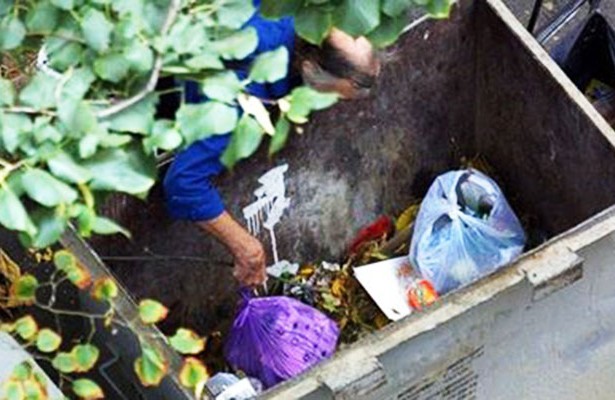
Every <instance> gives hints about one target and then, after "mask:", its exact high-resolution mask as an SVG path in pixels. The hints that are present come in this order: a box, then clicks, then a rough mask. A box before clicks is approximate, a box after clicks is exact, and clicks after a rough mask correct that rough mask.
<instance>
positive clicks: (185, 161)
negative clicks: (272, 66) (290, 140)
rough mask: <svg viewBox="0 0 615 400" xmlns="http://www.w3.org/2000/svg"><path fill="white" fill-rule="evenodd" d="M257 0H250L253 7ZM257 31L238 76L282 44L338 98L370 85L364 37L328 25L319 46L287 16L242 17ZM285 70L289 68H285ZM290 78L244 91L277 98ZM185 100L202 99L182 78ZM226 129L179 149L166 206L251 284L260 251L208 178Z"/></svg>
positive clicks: (308, 75) (304, 72)
mask: <svg viewBox="0 0 615 400" xmlns="http://www.w3.org/2000/svg"><path fill="white" fill-rule="evenodd" d="M259 3H260V0H255V1H254V4H255V6H256V7H257V10H258V7H259V5H260V4H259ZM247 25H249V26H253V27H254V28H255V29H256V31H257V33H258V37H259V43H258V47H257V49H256V51H255V52H254V53H253V54H252V55H250V56H248V58H247V59H245V60H243V61H242V62H239V63H237V64H234V65H233V66H232V68H233V69H234V70H235V72H236V73H237V74H238V76H239V77H240V78H242V79H243V78H245V77H246V76H247V70H248V68H249V65H250V63H251V61H252V60H253V59H254V57H256V56H257V55H258V54H260V53H263V52H267V51H271V50H275V49H277V48H279V47H280V46H285V47H286V48H287V49H288V51H289V54H295V57H291V58H294V59H295V60H294V63H293V65H295V66H296V69H297V70H298V71H299V72H300V74H301V77H302V78H303V81H304V82H305V83H306V84H308V85H310V86H312V87H313V88H314V89H316V90H318V91H322V92H336V93H337V94H338V95H339V96H340V97H342V98H344V99H353V98H359V97H364V96H365V95H367V94H368V92H369V89H370V88H371V87H372V86H373V84H374V82H375V79H376V77H377V76H378V74H379V71H380V63H379V60H378V58H377V55H376V53H375V51H374V49H373V48H372V46H371V44H370V43H369V41H367V40H366V39H365V38H358V39H354V38H352V37H351V36H349V35H347V34H345V33H343V32H341V31H339V30H336V29H333V30H332V31H331V33H330V34H329V36H328V37H327V38H326V40H325V42H324V44H323V45H322V46H321V47H316V46H312V45H309V44H307V43H304V42H302V41H301V40H300V39H299V40H297V42H296V43H295V31H294V27H293V21H292V19H291V18H284V19H280V20H278V21H269V20H265V19H264V18H263V17H262V16H260V15H259V13H258V11H257V12H256V14H255V15H254V16H253V17H252V18H251V19H250V21H248V22H247ZM289 67H290V66H289ZM289 75H290V74H289ZM292 86H293V85H292V83H291V79H290V78H285V79H282V80H280V81H278V82H275V83H273V84H252V85H250V86H249V87H248V89H247V91H248V92H249V93H250V94H251V95H253V96H256V97H259V98H262V99H277V98H281V97H283V96H285V95H286V94H288V92H289V90H290V89H291V87H292ZM185 101H186V102H189V103H194V102H201V101H207V99H206V98H204V97H203V96H202V95H200V94H199V86H198V84H197V83H196V82H187V83H186V84H185ZM230 136H231V135H230V134H227V135H221V136H213V137H211V138H207V139H204V140H200V141H197V142H195V143H194V144H192V145H191V146H189V147H188V148H187V149H186V150H184V151H182V152H180V153H179V154H178V155H177V157H176V158H175V160H174V162H173V163H172V164H171V166H170V168H169V170H168V171H167V174H166V176H165V178H164V190H165V200H166V204H167V209H168V211H169V213H170V215H171V217H173V218H175V219H181V220H189V221H194V222H195V223H197V224H198V225H199V227H200V228H201V229H203V230H204V231H205V232H207V233H209V234H211V235H213V236H214V237H215V238H217V239H218V240H219V241H220V242H222V243H223V244H224V245H225V246H226V247H227V248H228V250H229V251H230V253H231V254H232V255H233V257H234V263H235V269H234V271H233V275H234V276H235V278H236V279H237V280H238V281H239V283H240V284H242V285H245V286H256V285H259V284H262V283H263V282H264V281H265V279H266V255H265V250H264V247H263V245H262V244H261V242H260V241H259V240H258V239H256V238H255V237H254V236H252V235H251V234H250V233H249V232H248V231H247V230H246V229H245V228H244V227H243V226H242V225H241V224H239V223H238V222H237V221H236V220H235V219H234V218H233V217H232V216H231V215H230V214H229V213H228V212H226V211H225V209H224V205H223V203H222V200H221V198H220V195H219V193H218V192H217V190H216V188H215V187H214V186H213V185H212V183H211V179H212V178H213V177H215V176H216V175H218V174H220V173H221V172H222V171H223V170H224V166H223V165H222V163H221V161H220V157H221V155H222V154H223V153H224V150H225V148H226V146H227V145H228V144H229V141H230Z"/></svg>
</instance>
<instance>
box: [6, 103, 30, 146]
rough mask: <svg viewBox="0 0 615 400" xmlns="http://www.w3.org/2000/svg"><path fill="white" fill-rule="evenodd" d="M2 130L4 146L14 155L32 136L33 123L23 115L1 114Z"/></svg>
mask: <svg viewBox="0 0 615 400" xmlns="http://www.w3.org/2000/svg"><path fill="white" fill-rule="evenodd" d="M0 130H1V132H0V133H1V138H2V145H3V147H4V149H5V150H6V151H8V152H9V153H11V154H12V153H14V152H15V150H17V148H18V147H19V146H20V145H21V144H23V143H24V142H26V141H27V140H28V139H29V137H30V135H31V134H32V121H31V120H30V118H28V116H26V115H23V114H2V113H0Z"/></svg>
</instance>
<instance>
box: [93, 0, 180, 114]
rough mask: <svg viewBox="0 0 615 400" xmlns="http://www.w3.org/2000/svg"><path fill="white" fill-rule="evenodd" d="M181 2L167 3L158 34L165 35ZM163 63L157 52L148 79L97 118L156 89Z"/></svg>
mask: <svg viewBox="0 0 615 400" xmlns="http://www.w3.org/2000/svg"><path fill="white" fill-rule="evenodd" d="M181 5H182V2H181V0H171V4H170V5H169V10H168V11H167V17H166V19H165V22H164V25H163V26H162V29H161V30H160V35H161V36H165V35H166V34H167V33H168V32H169V30H170V29H171V26H172V25H173V23H174V22H175V20H176V19H177V16H178V14H179V11H180V10H181ZM163 65H164V60H163V57H162V54H158V55H157V56H156V60H155V61H154V69H153V70H152V73H151V75H150V78H149V80H148V81H147V83H146V84H145V86H144V87H143V89H141V90H140V91H139V92H138V93H137V94H135V95H134V96H132V97H129V98H127V99H125V100H122V101H120V102H118V103H116V104H114V105H113V106H111V107H108V108H105V109H104V110H102V111H99V112H98V113H97V114H96V116H97V117H98V118H101V119H103V118H109V117H111V116H113V115H115V114H118V113H120V112H122V111H124V110H126V109H127V108H130V107H132V106H134V105H135V104H137V103H139V102H140V101H141V100H143V99H145V98H146V97H147V96H148V95H149V94H150V93H152V92H153V91H154V90H156V84H157V83H158V78H160V72H161V71H162V67H163Z"/></svg>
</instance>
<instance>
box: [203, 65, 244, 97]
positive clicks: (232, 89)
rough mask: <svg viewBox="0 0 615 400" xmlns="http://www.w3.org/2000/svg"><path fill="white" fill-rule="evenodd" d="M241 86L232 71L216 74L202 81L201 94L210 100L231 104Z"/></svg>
mask: <svg viewBox="0 0 615 400" xmlns="http://www.w3.org/2000/svg"><path fill="white" fill-rule="evenodd" d="M242 87H243V85H242V84H241V82H240V81H239V79H237V76H236V75H235V73H234V72H232V71H225V72H222V73H219V74H216V75H214V76H212V77H210V78H206V79H205V80H204V81H203V85H202V89H203V93H205V95H206V96H207V97H209V98H210V99H214V100H219V101H222V102H224V103H232V102H234V101H235V98H236V97H237V93H239V91H240V90H241V89H242Z"/></svg>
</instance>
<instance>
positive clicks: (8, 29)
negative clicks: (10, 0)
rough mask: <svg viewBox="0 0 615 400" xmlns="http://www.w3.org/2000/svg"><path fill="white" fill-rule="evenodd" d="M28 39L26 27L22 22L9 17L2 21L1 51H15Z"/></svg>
mask: <svg viewBox="0 0 615 400" xmlns="http://www.w3.org/2000/svg"><path fill="white" fill-rule="evenodd" d="M25 37H26V27H25V26H24V24H23V23H22V22H21V20H20V19H19V18H17V17H15V16H13V15H8V16H6V17H4V18H2V19H1V20H0V50H13V49H15V48H17V47H19V46H20V45H21V42H23V40H24V38H25Z"/></svg>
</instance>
